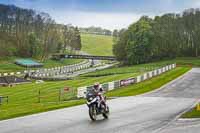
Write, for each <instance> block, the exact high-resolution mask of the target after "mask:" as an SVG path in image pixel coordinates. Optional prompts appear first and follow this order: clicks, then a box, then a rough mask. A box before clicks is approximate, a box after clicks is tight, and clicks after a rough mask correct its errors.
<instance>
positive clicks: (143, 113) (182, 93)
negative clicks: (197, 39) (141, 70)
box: [0, 68, 200, 133]
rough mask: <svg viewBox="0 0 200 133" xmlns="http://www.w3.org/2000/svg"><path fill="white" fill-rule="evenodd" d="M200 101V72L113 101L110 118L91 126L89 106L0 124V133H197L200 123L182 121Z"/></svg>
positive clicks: (199, 129) (110, 103) (196, 69)
mask: <svg viewBox="0 0 200 133" xmlns="http://www.w3.org/2000/svg"><path fill="white" fill-rule="evenodd" d="M199 98H200V69H199V68H194V69H192V70H191V71H190V72H188V73H186V74H185V75H184V76H182V77H180V78H178V79H176V80H174V81H172V82H170V83H169V84H167V85H165V86H163V87H162V88H160V89H158V90H157V91H154V92H151V93H147V94H144V95H140V96H135V97H123V98H116V99H113V100H110V101H109V102H108V103H109V106H110V110H111V114H110V118H109V119H108V120H104V119H103V118H102V117H101V116H99V118H98V120H97V121H96V122H92V121H91V120H90V119H89V116H88V108H87V107H86V105H81V106H76V107H71V108H66V109H60V110H55V111H50V112H45V113H40V114H35V115H30V116H25V117H21V118H15V119H10V120H4V121H1V122H0V133H103V132H105V133H179V132H180V133H197V132H199V131H200V121H199V120H180V119H178V118H179V116H180V115H181V114H182V113H183V112H185V111H186V110H188V109H190V108H191V107H192V106H193V105H194V103H195V102H197V100H198V99H199Z"/></svg>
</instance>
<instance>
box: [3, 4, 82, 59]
mask: <svg viewBox="0 0 200 133" xmlns="http://www.w3.org/2000/svg"><path fill="white" fill-rule="evenodd" d="M65 29H67V33H68V34H65V35H63V34H64V33H66V32H65ZM67 39H68V40H69V39H72V41H71V40H70V41H66V40H67ZM0 43H1V45H0V56H4V57H5V56H19V57H37V58H41V59H42V60H45V59H47V58H48V57H49V55H50V54H52V53H56V52H60V51H61V50H63V51H65V50H66V45H69V46H70V47H71V48H73V49H76V50H80V49H81V40H80V33H79V30H78V28H75V27H73V26H71V25H61V24H56V23H55V21H54V20H53V19H52V18H51V16H50V15H49V14H47V13H44V12H36V11H34V10H31V9H30V10H29V9H22V8H19V7H16V6H12V5H2V4H0ZM63 45H64V46H65V47H64V46H63Z"/></svg>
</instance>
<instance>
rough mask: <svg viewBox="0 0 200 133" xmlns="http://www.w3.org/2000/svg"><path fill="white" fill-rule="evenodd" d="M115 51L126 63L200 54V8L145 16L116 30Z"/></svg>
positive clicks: (197, 55) (119, 58)
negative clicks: (126, 26)
mask: <svg viewBox="0 0 200 133" xmlns="http://www.w3.org/2000/svg"><path fill="white" fill-rule="evenodd" d="M114 38H115V44H114V47H113V53H114V54H115V55H116V57H117V59H118V60H119V61H121V62H122V63H123V64H140V63H147V62H151V61H159V60H163V59H171V58H176V57H199V55H200V9H187V10H185V11H183V12H182V13H179V14H176V13H167V14H164V15H162V16H156V17H155V18H154V19H152V18H150V17H148V16H143V17H141V18H140V20H139V21H137V22H136V23H133V24H132V25H130V26H129V27H128V29H126V30H124V29H123V30H121V31H120V32H116V34H115V36H114Z"/></svg>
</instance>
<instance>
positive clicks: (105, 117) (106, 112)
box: [102, 107, 110, 119]
mask: <svg viewBox="0 0 200 133" xmlns="http://www.w3.org/2000/svg"><path fill="white" fill-rule="evenodd" d="M109 112H110V110H109V107H107V111H105V112H104V113H103V114H102V115H103V117H104V119H108V116H109Z"/></svg>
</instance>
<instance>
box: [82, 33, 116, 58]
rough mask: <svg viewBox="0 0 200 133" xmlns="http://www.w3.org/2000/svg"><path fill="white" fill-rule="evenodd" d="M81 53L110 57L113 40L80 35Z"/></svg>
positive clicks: (98, 36)
mask: <svg viewBox="0 0 200 133" xmlns="http://www.w3.org/2000/svg"><path fill="white" fill-rule="evenodd" d="M81 42H82V51H85V52H87V53H89V54H92V55H104V56H111V55H113V53H112V46H113V38H112V37H111V36H104V35H92V34H81Z"/></svg>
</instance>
